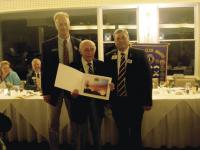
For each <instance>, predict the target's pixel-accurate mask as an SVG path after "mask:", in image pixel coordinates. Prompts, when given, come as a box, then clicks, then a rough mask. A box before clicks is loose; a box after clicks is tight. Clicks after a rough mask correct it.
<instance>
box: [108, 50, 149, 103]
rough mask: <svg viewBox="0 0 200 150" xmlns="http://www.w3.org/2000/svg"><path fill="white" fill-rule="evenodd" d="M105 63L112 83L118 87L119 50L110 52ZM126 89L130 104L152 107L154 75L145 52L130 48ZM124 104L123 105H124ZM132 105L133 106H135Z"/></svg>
mask: <svg viewBox="0 0 200 150" xmlns="http://www.w3.org/2000/svg"><path fill="white" fill-rule="evenodd" d="M105 62H106V64H107V66H108V67H109V74H110V76H111V77H112V79H113V80H112V81H113V83H114V84H115V86H116V85H117V75H118V68H117V50H116V49H115V50H113V51H111V52H108V53H107V54H106V57H105ZM125 76H126V88H127V94H128V100H129V104H130V103H131V104H133V105H134V106H139V107H142V106H151V105H152V74H151V69H150V65H149V63H148V60H147V57H146V53H145V52H144V51H143V50H139V49H133V48H129V53H128V59H127V68H126V75H125ZM116 89H117V88H116V87H115V90H114V91H113V92H112V103H115V98H116V96H117V94H116V92H117V91H116ZM122 104H123V103H122ZM133 105H132V106H133Z"/></svg>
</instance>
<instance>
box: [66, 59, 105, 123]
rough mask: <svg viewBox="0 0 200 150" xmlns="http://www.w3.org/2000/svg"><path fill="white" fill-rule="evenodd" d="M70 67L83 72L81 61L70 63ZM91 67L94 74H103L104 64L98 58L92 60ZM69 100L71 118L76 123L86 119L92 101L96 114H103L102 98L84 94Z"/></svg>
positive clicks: (103, 103)
mask: <svg viewBox="0 0 200 150" xmlns="http://www.w3.org/2000/svg"><path fill="white" fill-rule="evenodd" d="M70 66H71V67H73V68H75V69H77V70H79V71H81V72H85V71H84V68H83V65H82V62H81V61H79V62H73V63H71V65H70ZM93 69H94V74H96V75H104V76H105V71H106V68H105V65H104V63H103V62H102V61H99V60H96V59H95V60H94V61H93ZM70 100H71V120H72V121H74V122H77V123H84V122H85V121H86V120H87V117H88V115H89V114H90V113H92V112H91V105H90V102H91V101H93V102H95V103H94V104H95V106H94V107H95V108H93V109H95V110H96V112H97V115H98V116H99V117H103V116H104V105H105V103H106V102H105V101H104V100H99V99H92V98H89V97H85V96H78V97H77V98H73V97H71V98H70Z"/></svg>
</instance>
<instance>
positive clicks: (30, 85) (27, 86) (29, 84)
mask: <svg viewBox="0 0 200 150" xmlns="http://www.w3.org/2000/svg"><path fill="white" fill-rule="evenodd" d="M35 77H36V74H35V72H34V71H33V70H32V71H31V72H30V73H29V74H28V75H27V77H26V84H25V87H24V88H25V89H26V90H36V89H37V86H36V84H35V81H34V79H33V78H35Z"/></svg>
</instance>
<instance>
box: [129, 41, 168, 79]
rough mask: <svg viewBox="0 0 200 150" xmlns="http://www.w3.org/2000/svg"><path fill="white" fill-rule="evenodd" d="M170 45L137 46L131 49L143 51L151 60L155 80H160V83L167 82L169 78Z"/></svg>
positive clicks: (133, 45) (134, 45)
mask: <svg viewBox="0 0 200 150" xmlns="http://www.w3.org/2000/svg"><path fill="white" fill-rule="evenodd" d="M168 45H169V44H135V43H133V44H132V45H131V47H133V48H138V49H143V50H144V51H145V52H146V54H147V58H148V60H149V64H150V66H151V69H152V76H153V78H158V81H159V82H160V81H165V80H166V76H167V62H168Z"/></svg>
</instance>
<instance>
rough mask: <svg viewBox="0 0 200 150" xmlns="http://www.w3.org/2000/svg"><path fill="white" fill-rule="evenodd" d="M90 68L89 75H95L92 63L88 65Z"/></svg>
mask: <svg viewBox="0 0 200 150" xmlns="http://www.w3.org/2000/svg"><path fill="white" fill-rule="evenodd" d="M88 67H89V69H88V73H89V74H93V70H92V63H88Z"/></svg>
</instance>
